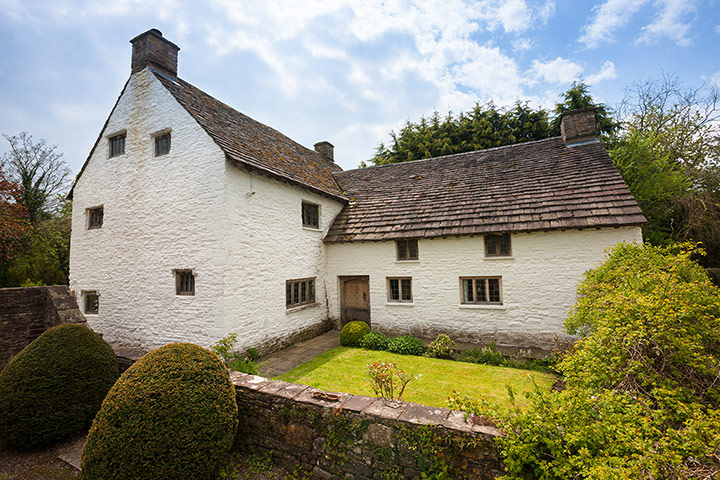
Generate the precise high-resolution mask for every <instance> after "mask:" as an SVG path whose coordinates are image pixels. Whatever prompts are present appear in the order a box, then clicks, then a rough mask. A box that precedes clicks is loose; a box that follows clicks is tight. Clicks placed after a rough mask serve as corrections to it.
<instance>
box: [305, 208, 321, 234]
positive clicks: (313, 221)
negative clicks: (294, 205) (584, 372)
mask: <svg viewBox="0 0 720 480" xmlns="http://www.w3.org/2000/svg"><path fill="white" fill-rule="evenodd" d="M302 224H303V227H308V228H320V205H317V204H315V203H308V202H302Z"/></svg>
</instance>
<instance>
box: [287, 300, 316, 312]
mask: <svg viewBox="0 0 720 480" xmlns="http://www.w3.org/2000/svg"><path fill="white" fill-rule="evenodd" d="M317 306H318V303H317V302H315V303H308V304H307V305H300V306H298V307H292V308H288V309H286V310H285V314H288V313H294V312H299V311H300V310H305V309H306V308H312V307H317Z"/></svg>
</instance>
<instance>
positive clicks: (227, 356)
mask: <svg viewBox="0 0 720 480" xmlns="http://www.w3.org/2000/svg"><path fill="white" fill-rule="evenodd" d="M237 337H238V335H237V333H231V334H230V335H228V336H227V337H224V338H221V339H220V340H218V341H217V343H215V345H213V346H212V347H210V351H212V352H214V353H216V354H217V355H218V356H219V357H220V359H221V360H222V361H223V363H224V364H225V367H226V368H229V369H230V370H234V371H236V372H242V373H247V374H250V375H257V374H258V367H257V365H255V361H256V360H257V359H258V358H259V357H260V352H259V351H258V349H257V348H250V349H248V351H247V354H245V355H241V354H240V353H238V352H237V351H235V345H236V344H237Z"/></svg>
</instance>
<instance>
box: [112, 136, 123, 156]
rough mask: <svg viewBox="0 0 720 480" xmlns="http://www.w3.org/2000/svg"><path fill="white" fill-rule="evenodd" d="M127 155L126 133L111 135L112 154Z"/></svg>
mask: <svg viewBox="0 0 720 480" xmlns="http://www.w3.org/2000/svg"><path fill="white" fill-rule="evenodd" d="M118 155H125V134H124V133H122V134H120V135H115V136H114V137H110V156H111V157H117V156H118Z"/></svg>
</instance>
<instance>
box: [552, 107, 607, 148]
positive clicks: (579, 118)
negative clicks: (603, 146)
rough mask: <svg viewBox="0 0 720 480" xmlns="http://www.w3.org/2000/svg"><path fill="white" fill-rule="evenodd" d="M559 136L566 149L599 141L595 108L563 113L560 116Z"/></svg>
mask: <svg viewBox="0 0 720 480" xmlns="http://www.w3.org/2000/svg"><path fill="white" fill-rule="evenodd" d="M560 134H561V135H562V137H563V140H565V145H567V146H568V147H571V146H573V145H579V144H583V143H590V142H593V141H595V142H597V141H599V140H598V127H597V124H596V123H595V107H585V108H580V109H578V110H568V111H567V112H563V113H562V115H561V116H560Z"/></svg>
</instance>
